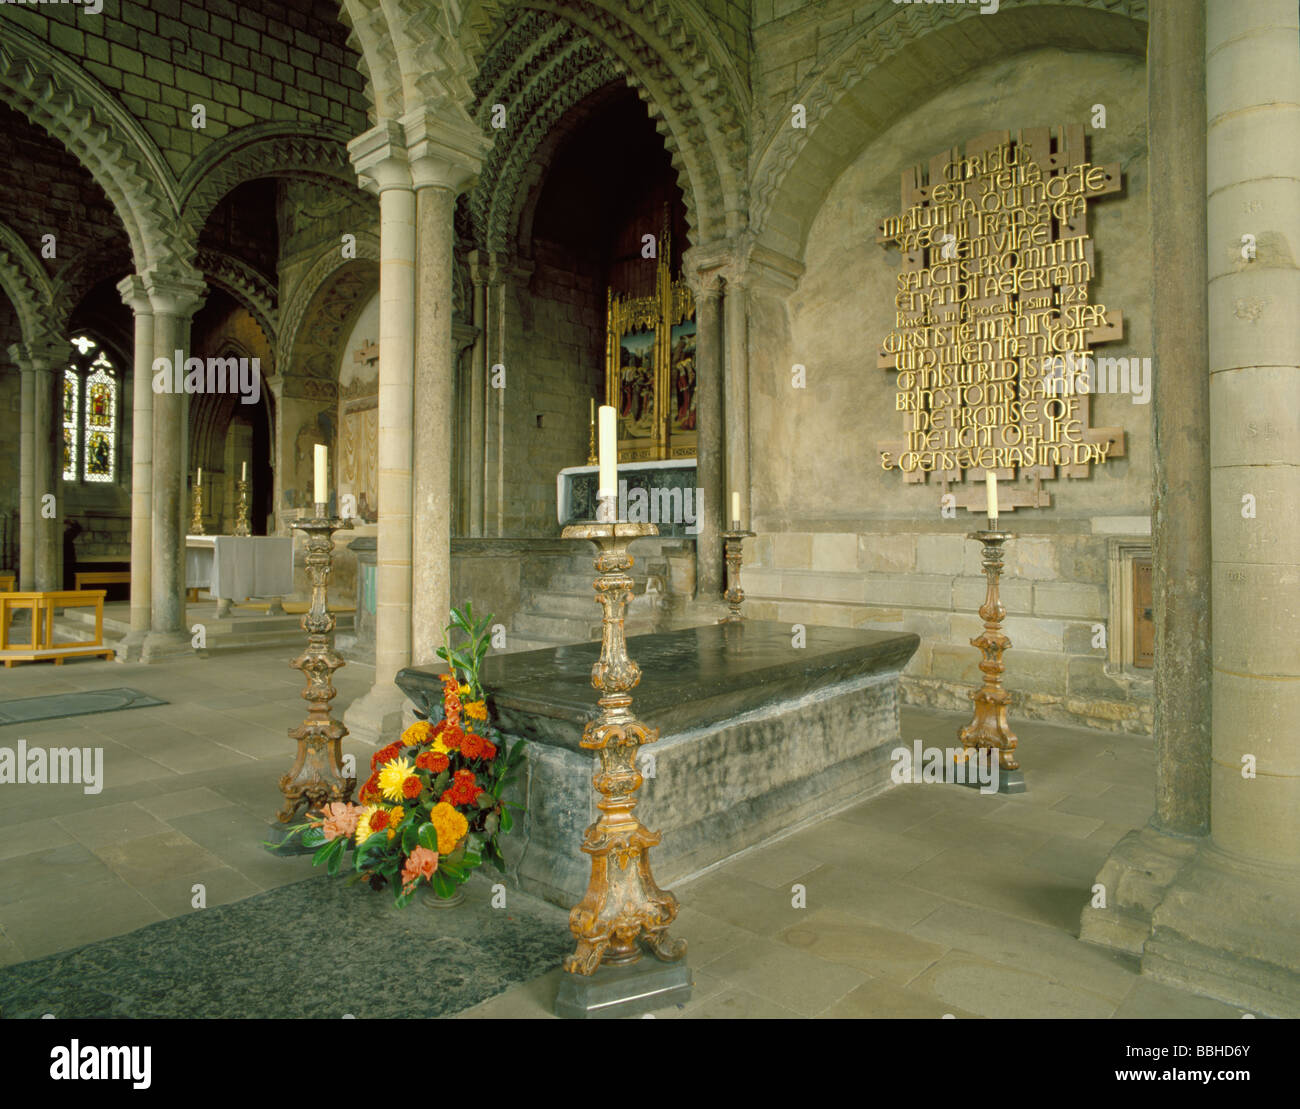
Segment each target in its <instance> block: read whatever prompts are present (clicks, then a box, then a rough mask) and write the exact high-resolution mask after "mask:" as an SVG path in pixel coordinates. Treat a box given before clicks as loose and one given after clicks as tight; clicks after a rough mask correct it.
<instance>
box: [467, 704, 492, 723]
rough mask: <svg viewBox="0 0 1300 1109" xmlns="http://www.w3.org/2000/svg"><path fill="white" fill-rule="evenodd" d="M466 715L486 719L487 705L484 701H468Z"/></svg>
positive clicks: (472, 718)
mask: <svg viewBox="0 0 1300 1109" xmlns="http://www.w3.org/2000/svg"><path fill="white" fill-rule="evenodd" d="M465 715H466V716H468V717H469V718H470V719H471V720H486V719H487V705H486V704H485V703H484V702H483V701H468V702H466V704H465Z"/></svg>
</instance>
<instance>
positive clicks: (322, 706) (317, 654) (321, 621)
mask: <svg viewBox="0 0 1300 1109" xmlns="http://www.w3.org/2000/svg"><path fill="white" fill-rule="evenodd" d="M326 507H327V506H326V505H324V504H317V505H316V515H315V516H314V517H313V518H312V519H310V520H299V521H297V522H296V523H295V524H294V525H293V526H294V527H295V528H296V529H297V530H298V531H305V532H306V533H307V573H308V574H309V575H310V576H311V608H309V609H308V610H307V612H305V613H304V614H303V618H302V629H303V631H305V632H306V633H307V649H306V650H305V651H304V652H303V653H302V654H301V655H299V656H298V657H297V658H296V659H294V660H293V662H291V663H289V665H290V666H292V667H293V668H294V669H295V670H301V671H302V672H303V673H304V674H305V675H306V676H307V688H306V689H304V690H303V691H302V696H303V700H305V701H307V702H309V704H310V708H308V710H307V719H306V720H304V721H303V722H302V723H301V724H299V725H298V726H297V727H296V728H291V729H290V731H289V738H290V739H296V740H297V741H298V756H297V759H296V760H295V762H294V764H293V768H292V769H291V770H290V771H289V773H287V774H286V775H284V777H282V778H281V779H280V792H281V793H283V794H284V808H282V809H281V810H280V812H279V813H278V818H279V820H280V822H281V823H282V824H288V823H289V822H290V821H291V820H293V818H294V814H295V813H296V812H297V810H298V809H299V808H301V807H303V806H307V807H308V808H319V807H320V806H321V805H324V804H325V803H327V802H329V801H348V800H350V799H351V797H352V790H353V789H354V788H355V786H356V784H357V782H356V779H355V778H344V777H343V756H342V751H341V750H340V745H341V744H342V742H343V737H344V736H345V735H347V734H348V730H347V728H345V727H344V726H343V724H342V723H341V722H340V721H338V720H335V719H333V718H332V717H331V716H330V702H331V701H332V700H334V696H335V693H336V690H335V689H334V671H335V670H337V669H338V668H339V667H340V666H343V665H344V660H343V658H342V656H340V655H339V654H338V652H337V651H335V650H334V614H333V613H332V612H330V611H329V609H328V608H327V607H326V590H327V589H328V587H329V581H330V573H331V571H332V569H333V553H332V552H333V550H334V538H333V536H334V533H335V532H336V531H339V530H341V529H342V528H345V527H351V526H353V521H350V520H338V519H330V518H327V517H326V515H325V513H326Z"/></svg>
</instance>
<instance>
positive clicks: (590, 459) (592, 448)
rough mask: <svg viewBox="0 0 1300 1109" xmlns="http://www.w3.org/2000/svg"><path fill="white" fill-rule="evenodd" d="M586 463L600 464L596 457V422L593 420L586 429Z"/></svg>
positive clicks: (590, 464) (589, 464) (591, 464)
mask: <svg viewBox="0 0 1300 1109" xmlns="http://www.w3.org/2000/svg"><path fill="white" fill-rule="evenodd" d="M587 465H588V466H599V465H600V459H599V458H597V457H596V422H595V421H594V420H593V421H592V423H591V427H590V428H589V429H588V431H587Z"/></svg>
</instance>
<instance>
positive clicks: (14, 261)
mask: <svg viewBox="0 0 1300 1109" xmlns="http://www.w3.org/2000/svg"><path fill="white" fill-rule="evenodd" d="M0 289H3V290H4V294H5V296H7V297H8V298H9V302H10V303H11V304H12V305H13V306H14V311H15V312H16V313H17V314H18V323H19V326H20V327H21V328H22V335H23V342H24V343H25V344H27V345H28V346H35V345H37V344H38V343H40V342H41V341H42V340H44V339H45V338H47V337H53V334H54V331H55V330H57V326H58V325H57V323H56V322H55V321H56V319H60V318H61V319H66V318H67V317H66V316H63V317H56V315H55V313H54V311H53V305H54V288H53V285H52V284H51V282H50V279H49V277H47V276H46V273H45V269H44V267H42V265H41V263H40V261H39V260H38V259H37V257H36V255H34V254H33V253H32V252H31V250H30V249H29V248H28V246H27V244H26V243H24V242H23V240H22V238H21V237H20V236H19V235H18V234H17V232H15V231H14V230H13V229H12V228H10V227H8V226H7V225H5V224H2V223H0Z"/></svg>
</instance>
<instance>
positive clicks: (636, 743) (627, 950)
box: [563, 498, 686, 975]
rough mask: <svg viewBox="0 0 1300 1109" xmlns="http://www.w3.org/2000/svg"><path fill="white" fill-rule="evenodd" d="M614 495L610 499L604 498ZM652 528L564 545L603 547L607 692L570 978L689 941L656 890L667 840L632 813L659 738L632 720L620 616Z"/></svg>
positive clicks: (579, 529) (615, 529)
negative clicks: (635, 555) (631, 549)
mask: <svg viewBox="0 0 1300 1109" xmlns="http://www.w3.org/2000/svg"><path fill="white" fill-rule="evenodd" d="M607 499H609V498H607ZM658 534H659V529H658V528H657V527H656V526H655V525H654V524H621V523H583V524H572V525H570V526H569V527H566V528H565V529H564V532H563V535H564V538H566V539H590V540H592V541H593V542H595V543H597V544H599V546H600V554H599V555H598V556H597V557H596V569H597V571H599V574H598V576H597V578H596V583H595V584H596V600H597V601H598V602H599V604H600V605H601V609H602V635H601V645H600V659H599V660H598V661H597V662H596V664H595V665H594V666H593V667H592V670H591V684H592V685H593V686H594V687H595V688H596V689H598V690H600V692H601V696H600V699H599V704H600V715H599V717H597V718H596V719H595V720H591V721H588V723H587V725H586V727H584V728H583V730H582V741H581V743H582V746H583V747H585V748H587V749H588V750H590V751H595V752H596V753H597V756H598V758H599V760H600V766H599V769H598V770H597V771H596V773H595V776H594V777H593V779H592V782H593V784H594V785H595V787H596V789H597V790H598V791H599V793H600V794H601V797H600V800H598V801H597V802H596V807H597V808H598V809H599V810H600V817H599V819H598V820H597V821H596V823H595V824H592V825H591V826H590V827H588V828H587V832H586V835H585V836H584V837H583V841H582V850H583V851H584V852H586V853H587V854H588V855H590V856H591V878H590V880H589V881H588V884H587V892H586V894H585V895H584V896H583V898H582V900H581V901H579V902H578V904H577V905H575V906H574V908H573V911H572V912H571V913H570V914H569V929H570V931H572V932H573V934H574V936H575V937H577V940H578V948H577V951H575V952H574V954H572V955H570V956H569V957H568V958H567V959H565V961H564V969H565V970H567V971H568V972H570V973H571V974H583V975H590V974H594V973H595V971H596V968H597V967H598V966H600V965H601V964H602V963H603V964H605V965H613V966H619V965H625V964H628V963H634V962H636V961H637V960H638V959H640V958H641V951H640V945H644V946H645V947H647V948H648V949H649V950H650V951H651V952H652V953H653V954H654V955H656V956H657V957H658V958H659V959H661V960H663V961H665V962H671V961H675V960H678V959H681V958H682V957H683V956H684V955H685V954H686V942H685V941H684V940H679V939H673V938H671V937H670V936H669V935H668V927H669V925H671V924H672V922H673V920H674V919H675V918H676V916H677V898H675V897H674V896H673V895H672V894H671V893H668V892H667V891H665V890H661V889H660V888H659V887H658V886H657V885H656V884H655V880H654V877H653V875H652V874H651V872H650V855H649V851H650V848H651V847H653V846H654V845H655V844H657V843H658V842H659V840H660V836H659V833H657V832H651V831H650V830H649V829H647V828H646V827H645V825H643V824H642V823H641V822H640V821H639V820H638V819H637V818H636V816H634V815H633V810H634V809H635V808H636V800H637V798H636V793H637V790H638V789H640V788H641V782H642V778H641V774H640V772H639V771H638V770H637V765H636V760H637V752H638V751H639V749H640V747H641V745H642V744H643V743H653V742H655V740H657V739H658V738H659V729H658V728H649V727H646V725H644V724H642V723H641V722H640V721H638V720H637V719H636V717H635V716H633V715H632V711H631V707H630V706H631V704H632V697H631V693H630V691H631V690H632V689H633V688H635V686H636V685H637V683H638V682H639V681H640V680H641V668H640V667H639V666H637V664H636V663H635V662H633V661H632V660H631V659H630V658H628V654H627V640H626V637H625V634H624V628H623V618H624V615H625V613H626V611H627V603H628V601H629V600H631V598H632V579H631V577H629V576H628V573H627V571H628V570H629V569H630V568H631V566H632V556H631V555H630V554H629V553H628V545H629V544H630V543H631V542H632V541H633V540H634V539H640V538H642V537H644V536H648V535H658Z"/></svg>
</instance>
